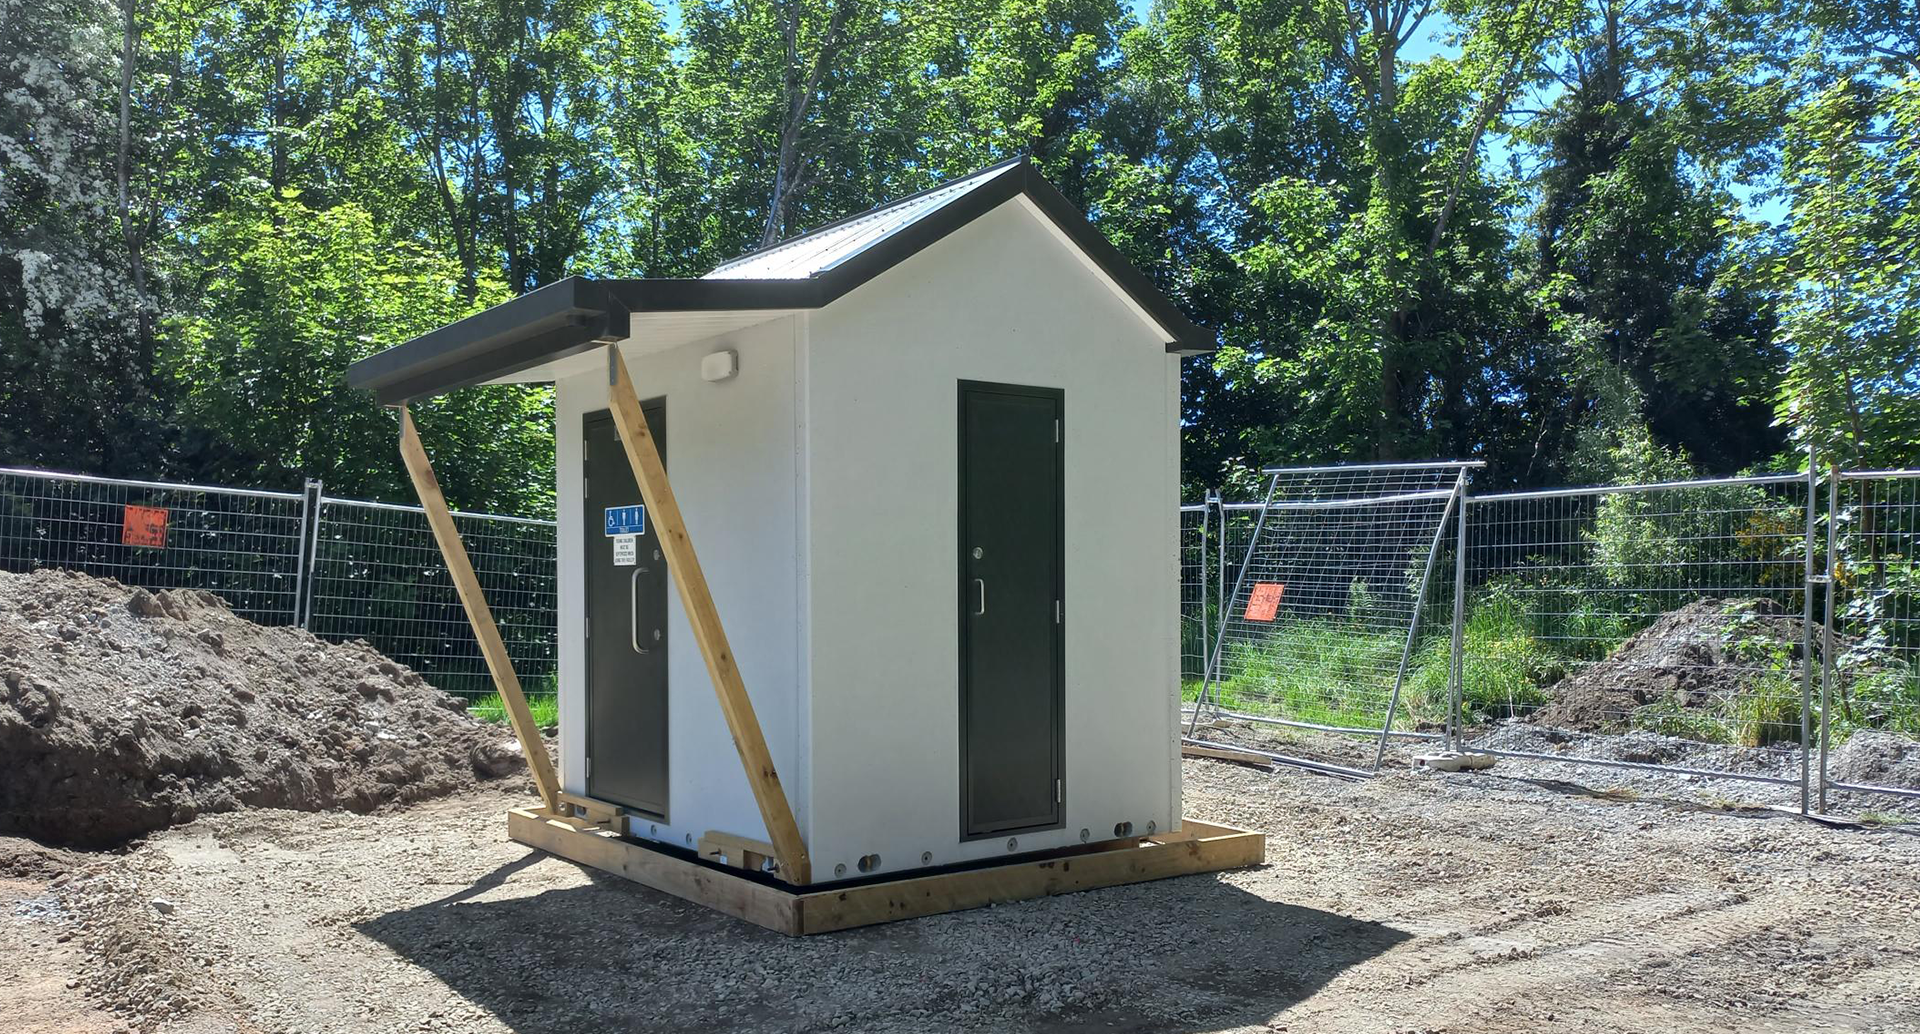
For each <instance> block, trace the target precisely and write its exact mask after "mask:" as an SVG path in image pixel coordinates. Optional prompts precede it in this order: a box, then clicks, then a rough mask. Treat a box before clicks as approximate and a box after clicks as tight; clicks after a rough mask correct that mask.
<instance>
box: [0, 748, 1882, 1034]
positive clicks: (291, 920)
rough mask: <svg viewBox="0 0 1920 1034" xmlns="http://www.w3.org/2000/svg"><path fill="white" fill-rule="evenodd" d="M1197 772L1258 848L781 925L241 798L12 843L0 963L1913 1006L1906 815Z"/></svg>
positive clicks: (52, 972)
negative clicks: (62, 865)
mask: <svg viewBox="0 0 1920 1034" xmlns="http://www.w3.org/2000/svg"><path fill="white" fill-rule="evenodd" d="M1186 771H1187V795H1188V797H1187V811H1188V813H1189V814H1191V815H1194V816H1195V817H1199V818H1207V819H1213V820H1216V821H1224V822H1228V823H1232V824H1236V825H1242V826H1248V827H1256V828H1262V829H1265V830H1267V831H1268V832H1269V833H1270V838H1269V841H1268V855H1267V857H1268V863H1269V864H1268V865H1266V866H1265V867H1262V868H1260V869H1256V870H1248V871H1241V872H1235V873H1229V874H1224V875H1222V876H1219V877H1212V876H1201V877H1187V878H1182V879H1176V880H1169V881H1165V882H1161V883H1155V884H1146V885H1140V886H1133V887H1122V888H1115V889H1110V890H1102V891H1094V892H1089V893H1083V894H1074V895H1068V896H1064V897H1059V898H1052V899H1047V900H1041V901H1033V902H1023V903H1019V904H1015V905H1007V906H1001V907H997V908H992V909H984V910H979V911H974V912H966V913H959V914H955V915H948V916H940V917H935V918H930V919H923V920H916V921H912V922H906V923H898V924H893V925H890V926H883V927H874V928H869V929H865V930H856V931H850V932H847V933H841V934H831V935H826V936H822V937H813V938H807V939H794V938H788V937H784V936H781V935H778V934H773V933H769V932H767V931H764V930H760V929H758V928H756V927H753V926H750V925H747V924H745V923H742V922H739V921H737V920H732V919H728V918H725V917H722V916H719V915H716V914H714V913H711V912H708V911H706V910H704V909H701V908H699V907H697V906H694V905H690V904H687V903H684V902H681V901H678V900H676V899H673V898H669V897H666V896H663V895H660V894H657V893H654V892H652V891H649V890H646V889H643V888H640V887H637V886H634V885H632V884H628V883H624V882H623V881H620V880H617V879H613V878H610V877H606V876H602V875H600V874H597V873H594V872H592V871H589V870H585V869H582V868H580V867H578V866H575V865H573V864H571V863H568V862H564V861H560V860H557V859H553V858H549V857H545V856H541V855H537V854H534V853H532V852H529V851H528V850H527V849H526V848H523V847H521V846H519V845H517V844H513V843H510V842H508V841H507V840H506V839H505V837H504V829H505V822H504V817H503V816H502V814H501V813H502V812H503V811H504V809H505V808H506V807H507V806H509V805H510V804H517V803H520V802H521V801H523V800H524V798H522V797H517V796H513V795H510V794H507V793H505V792H503V791H500V790H484V791H481V792H478V793H472V794H467V795H463V796H457V797H452V798H447V799H444V800H438V801H431V802H427V803H424V804H421V805H419V806H417V807H414V808H412V809H410V810H408V811H405V812H402V813H395V814H380V815H371V816H368V815H347V814H322V815H309V814H294V813H289V812H275V811H242V812H236V813H232V814H224V815H216V816H210V817H205V818H202V819H201V820H199V821H197V822H195V823H193V824H191V825H188V826H184V827H180V828H177V829H173V830H170V831H167V832H163V833H160V834H157V835H155V836H154V837H152V838H151V839H149V840H148V841H146V842H145V843H144V844H142V845H140V846H138V847H136V848H134V849H133V850H131V851H130V852H128V853H126V854H124V855H115V856H99V855H96V856H89V857H88V858H87V860H86V861H85V862H84V864H83V865H82V866H81V867H80V868H79V869H77V870H74V871H72V872H70V873H69V874H68V875H67V876H65V877H62V878H60V879H59V880H57V881H56V883H55V885H53V886H51V887H49V886H48V884H47V883H46V882H45V881H44V871H42V870H34V869H33V868H32V867H31V866H29V867H26V868H24V869H23V868H21V867H18V866H16V868H15V870H14V871H13V874H12V875H11V876H7V875H6V873H7V869H6V868H5V866H4V865H3V864H0V959H5V960H6V961H5V962H4V963H0V969H6V968H11V969H12V971H13V972H11V973H4V974H0V976H5V977H7V978H8V979H9V984H8V986H10V987H12V988H14V989H16V990H18V991H19V992H20V994H21V995H23V996H24V997H23V998H22V999H21V1001H20V1002H19V1003H18V1004H17V1005H16V1006H15V1007H14V1012H13V1017H14V1019H15V1020H22V1019H23V1018H24V1022H26V1023H27V1024H28V1027H29V1029H35V1030H46V1031H50V1032H58V1034H65V1032H72V1031H89V1032H93V1031H112V1030H120V1029H138V1030H143V1031H145V1030H158V1031H165V1032H168V1034H216V1032H255V1031H263V1032H281V1031H286V1032H299V1034H306V1032H314V1034H336V1032H337V1034H348V1032H352V1034H365V1032H379V1031H395V1032H399V1031H408V1032H411V1031H459V1032H482V1031H485V1032H498V1031H517V1032H521V1034H532V1032H543V1034H544V1032H552V1034H573V1032H590V1031H601V1030H632V1031H652V1030H717V1029H726V1030H748V1031H787V1030H822V1029H833V1028H843V1029H848V1030H861V1031H900V1032H907V1031H913V1032H921V1031H943V1030H968V1031H1007V1030H1012V1031H1022V1030H1034V1031H1041V1030H1044V1031H1131V1030H1142V1031H1144V1030H1154V1031H1214V1030H1242V1029H1245V1030H1268V1029H1273V1030H1290V1031H1296V1032H1307V1031H1312V1032H1329V1034H1341V1032H1395V1034H1398V1032H1406V1031H1421V1032H1427V1031H1458V1032H1476V1034H1478V1032H1488V1031H1528V1032H1535V1031H1562V1030H1565V1031H1614V1032H1622V1034H1625V1032H1645V1031H1676V1032H1678V1031H1689V1032H1691V1031H1740V1032H1742V1034H1752V1032H1756V1031H1781V1032H1789V1031H1791V1032H1796V1034H1797V1032H1801V1031H1810V1030H1822V1029H1834V1030H1858V1031H1887V1032H1894V1031H1914V1030H1920V995H1917V994H1916V992H1915V988H1916V987H1920V891H1917V888H1920V876H1916V872H1920V869H1916V866H1915V862H1916V860H1920V836H1916V835H1915V832H1916V831H1920V827H1914V826H1893V827H1884V828H1877V829H1871V828H1870V829H1850V830H1835V829H1829V828H1827V827H1824V826H1822V825H1819V824H1816V823H1812V822H1808V821H1804V820H1800V819H1797V818H1792V817H1786V816H1781V815H1778V814H1777V813H1770V812H1760V811H1752V812H1745V811H1739V810H1733V811H1729V810H1726V809H1724V808H1706V807H1702V806H1700V805H1697V804H1686V803H1680V802H1672V803H1669V802H1663V801H1660V800H1650V799H1647V798H1645V797H1638V796H1635V795H1631V794H1626V793H1609V792H1607V791H1608V790H1609V788H1610V784H1609V783H1608V782H1607V781H1606V780H1607V777H1606V776H1605V775H1604V774H1601V775H1599V776H1598V777H1595V778H1596V781H1595V782H1593V783H1592V784H1590V785H1589V786H1586V787H1582V786H1578V785H1575V784H1571V783H1560V782H1554V781H1550V780H1542V779H1537V778H1527V775H1528V773H1526V772H1524V771H1522V770H1520V769H1518V768H1513V769H1507V768H1504V767H1503V768H1500V769H1496V770H1494V772H1492V773H1488V774H1479V775H1472V774H1460V775H1445V776H1443V775H1435V774H1418V775H1416V774H1412V773H1401V774H1396V775H1391V776H1387V777H1383V778H1381V779H1377V780H1374V781H1372V782H1367V783H1351V782H1345V781H1340V780H1335V779H1329V778H1324V777H1319V776H1313V775H1307V774H1302V773H1299V772H1294V771H1280V772H1275V773H1267V772H1263V771H1256V770H1253V769H1249V768H1244V767H1241V766H1237V765H1232V764H1226V763H1218V762H1210V761H1189V762H1188V763H1187V765H1186ZM0 862H4V858H3V857H0Z"/></svg>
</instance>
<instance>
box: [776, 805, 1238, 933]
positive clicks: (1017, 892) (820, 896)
mask: <svg viewBox="0 0 1920 1034" xmlns="http://www.w3.org/2000/svg"><path fill="white" fill-rule="evenodd" d="M1266 850H1267V838H1266V835H1265V834H1262V833H1248V832H1243V831H1240V830H1233V831H1231V832H1228V833H1224V834H1221V835H1210V836H1198V837H1195V838H1194V839H1191V840H1177V841H1173V842H1169V843H1146V844H1143V845H1141V846H1139V847H1123V848H1119V849H1116V850H1113V851H1102V852H1098V853H1093V854H1080V855H1075V856H1073V857H1069V858H1056V859H1043V860H1039V861H1029V862H1016V863H1013V864H1011V865H1000V866H995V867H993V868H990V869H971V870H964V871H961V872H952V873H940V874H936V875H932V876H920V877H913V878H909V879H903V880H893V881H889V882H886V883H872V884H866V885H864V886H859V887H849V888H847V889H845V890H821V891H813V892H811V893H807V894H802V895H800V896H799V901H800V915H799V925H800V932H801V933H803V934H811V933H826V932H829V931H832V930H845V929H848V928H851V927H856V926H868V925H871V924H874V923H890V922H893V921H894V920H898V919H913V918H916V917H919V916H929V915H937V914H939V913H941V912H954V911H958V910H960V909H964V908H980V907H982V906H985V905H993V904H1000V903H1003V902H1008V901H1022V900H1026V899H1028V898H1037V897H1045V896H1048V895H1053V894H1068V893H1072V892H1073V891H1079V890H1092V889H1094V888H1097V887H1112V886H1117V885H1119V884H1123V883H1144V882H1146V881H1149V880H1159V879H1166V878H1167V877H1170V876H1184V875H1188V874H1190V873H1200V872H1216V871H1218V870H1221V869H1237V868H1241V867H1243V866H1248V865H1258V864H1260V863H1261V862H1262V861H1263V860H1265V858H1266Z"/></svg>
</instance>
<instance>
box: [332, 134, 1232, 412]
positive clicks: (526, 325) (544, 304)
mask: <svg viewBox="0 0 1920 1034" xmlns="http://www.w3.org/2000/svg"><path fill="white" fill-rule="evenodd" d="M990 171H991V172H992V175H990V176H985V177H982V182H981V183H980V185H979V186H977V187H975V188H973V189H971V190H968V191H967V192H966V193H964V194H961V195H960V196H959V197H957V198H955V199H954V200H952V201H950V202H948V203H946V204H944V205H942V206H941V207H939V208H938V209H936V210H934V211H932V212H931V213H930V214H928V215H926V216H925V217H923V218H920V219H917V220H915V221H914V222H911V223H909V224H907V225H905V226H903V227H901V228H900V229H899V230H898V231H897V232H893V233H890V234H888V235H886V236H884V237H882V238H881V239H879V240H877V241H875V242H873V243H872V244H871V245H868V246H866V247H864V248H862V249H861V250H860V251H858V252H857V253H856V254H853V255H852V256H850V257H848V258H846V259H845V260H844V261H839V262H837V263H836V264H834V265H833V266H832V267H831V268H827V269H823V270H821V271H820V272H818V273H817V274H815V275H813V276H808V277H795V278H788V279H726V278H705V279H644V280H635V279H620V280H594V279H590V278H587V277H579V276H573V277H568V278H566V279H564V280H560V281H557V282H555V283H552V284H548V285H547V286H545V287H542V288H540V289H538V290H536V291H530V292H528V293H527V294H524V295H521V296H520V297H518V298H515V299H513V300H512V301H508V302H502V303H501V304H499V305H496V306H493V307H492V308H490V309H487V310H486V311H484V312H478V313H475V314H474V315H472V316H468V317H467V318H465V319H463V320H460V321H458V322H456V323H451V324H448V325H447V326H444V327H441V328H440V329H438V330H434V331H431V332H429V333H426V334H422V335H420V336H419V337H417V338H414V339H413V340H411V341H408V342H406V343H404V344H400V345H396V346H394V347H393V348H389V349H387V350H386V351H383V352H380V353H377V354H375V355H372V356H368V357H367V358H365V359H362V360H360V361H359V362H357V363H354V364H353V365H352V366H350V367H348V368H347V383H348V384H351V385H352V386H354V387H356V388H367V389H371V390H372V391H374V392H375V393H376V394H377V395H378V397H379V399H380V401H381V402H382V403H388V404H391V403H398V402H404V401H406V400H408V399H415V398H426V397H430V396H433V395H438V394H441V393H443V392H447V391H451V390H453V389H455V388H461V387H466V386H468V385H472V384H480V383H483V382H488V381H500V380H515V379H526V377H524V376H522V375H526V374H528V373H529V372H530V371H534V368H535V367H541V366H545V365H547V364H552V363H558V362H560V361H561V360H565V359H568V358H570V357H572V356H576V355H580V354H582V353H585V352H588V351H591V350H593V349H595V348H598V347H600V346H603V345H606V344H609V343H611V342H615V341H620V340H624V339H625V338H627V337H628V336H629V334H630V333H631V332H632V330H633V329H634V328H635V327H636V326H639V325H642V324H644V323H645V322H646V320H645V318H644V314H649V313H711V314H716V315H718V314H736V318H735V319H734V322H736V323H738V324H740V325H746V324H750V323H753V322H758V321H759V320H761V319H771V318H776V317H777V316H779V315H780V314H781V310H788V311H796V310H802V309H817V308H821V307H823V306H825V305H828V304H830V303H831V302H833V301H834V300H835V299H838V298H840V297H841V296H843V295H845V294H846V293H848V292H849V291H852V290H853V289H855V288H857V287H859V286H861V285H862V284H865V283H866V282H867V281H869V280H872V279H873V278H874V277H876V276H878V275H880V274H881V273H883V272H885V271H886V270H888V269H891V268H893V267H894V266H896V265H899V264H900V263H901V262H904V261H906V260H907V259H908V258H910V257H912V256H913V255H914V254H917V253H918V252H920V251H921V250H923V249H925V248H927V247H928V246H930V245H932V244H934V243H935V242H937V241H939V240H941V239H942V238H944V237H946V236H947V235H948V234H950V233H952V232H954V231H955V230H957V229H959V228H960V227H962V226H965V225H966V224H968V223H970V222H972V221H973V220H975V219H977V218H979V217H980V216H982V215H985V214H986V213H987V212H990V211H992V210H993V209H995V208H998V207H999V206H1000V205H1001V204H1003V203H1005V202H1007V201H1009V200H1012V199H1013V198H1015V197H1024V198H1025V199H1026V200H1027V202H1028V203H1029V204H1030V205H1031V206H1032V208H1033V209H1034V210H1035V211H1036V213H1037V214H1039V215H1040V216H1042V217H1043V218H1044V220H1045V222H1047V223H1048V224H1049V225H1051V226H1052V227H1053V228H1054V229H1055V230H1056V231H1057V232H1058V234H1059V235H1060V236H1061V237H1062V238H1063V239H1064V242H1065V243H1066V244H1068V245H1069V246H1070V247H1071V248H1072V249H1073V250H1075V251H1077V252H1078V253H1079V254H1080V255H1081V256H1082V257H1083V259H1084V260H1085V261H1086V263H1087V264H1088V266H1089V267H1091V269H1092V270H1093V272H1094V273H1095V274H1096V275H1099V276H1100V277H1101V278H1102V279H1103V280H1104V281H1105V282H1106V283H1107V284H1108V285H1109V286H1110V287H1111V288H1113V290H1114V291H1115V293H1116V294H1117V295H1119V296H1120V297H1121V299H1122V301H1124V302H1126V303H1127V305H1128V307H1129V308H1131V309H1133V310H1134V311H1135V312H1136V313H1137V314H1138V315H1139V316H1141V317H1142V318H1143V319H1145V320H1146V321H1147V322H1149V323H1150V324H1152V325H1153V326H1154V327H1155V328H1156V329H1157V330H1158V331H1159V332H1160V334H1161V335H1162V336H1163V338H1164V340H1165V344H1166V350H1167V351H1168V352H1171V353H1174V354H1177V355H1195V354H1199V353H1203V352H1210V351H1213V349H1214V347H1215V341H1214V335H1213V332H1212V331H1209V330H1206V329H1205V328H1202V327H1200V326H1197V325H1195V324H1194V323H1193V322H1192V321H1191V320H1189V319H1187V317H1186V315H1185V314H1184V313H1182V312H1181V311H1180V310H1179V308H1178V307H1177V306H1175V305H1174V304H1173V302H1172V301H1171V300H1169V299H1168V298H1167V297H1166V296H1165V295H1164V294H1162V293H1161V292H1160V291H1159V289H1158V288H1156V287H1154V286H1153V284H1152V282H1151V281H1149V280H1148V279H1147V278H1146V276H1145V275H1144V274H1142V273H1141V272H1140V271H1139V270H1138V269H1135V268H1134V267H1133V264H1132V263H1130V262H1128V261H1127V259H1126V257H1125V256H1124V255H1121V254H1120V251H1119V249H1117V248H1115V247H1114V246H1113V244H1112V243H1111V242H1110V241H1108V240H1107V238H1106V236H1105V235H1104V234H1102V233H1101V232H1100V231H1099V229H1098V228H1096V227H1095V226H1094V225H1093V224H1092V223H1089V222H1088V221H1087V219H1086V217H1085V216H1083V215H1082V214H1081V213H1080V211H1079V210H1078V209H1077V208H1075V207H1074V206H1073V203H1072V202H1071V201H1068V200H1067V198H1066V196H1065V195H1063V194H1061V193H1060V191H1058V190H1057V189H1055V188H1054V186H1053V185H1052V184H1050V183H1048V182H1047V181H1046V180H1045V179H1043V178H1041V176H1040V174H1039V173H1038V172H1037V171H1036V170H1035V169H1034V168H1033V166H1032V165H1031V163H1029V162H1027V161H1026V160H1024V159H1021V160H1017V161H1014V162H1009V163H1007V164H1005V165H1004V166H1001V167H998V168H997V169H996V170H990ZM834 225H839V224H834ZM816 232H824V231H816ZM800 239H804V238H800ZM736 261H737V260H736ZM730 264H731V263H730ZM636 317H639V318H638V319H636Z"/></svg>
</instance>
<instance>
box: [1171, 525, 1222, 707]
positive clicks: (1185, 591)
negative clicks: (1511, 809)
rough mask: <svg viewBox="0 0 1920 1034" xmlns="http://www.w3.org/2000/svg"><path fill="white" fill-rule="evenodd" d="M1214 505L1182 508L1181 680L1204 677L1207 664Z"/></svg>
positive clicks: (1210, 613) (1212, 606)
mask: <svg viewBox="0 0 1920 1034" xmlns="http://www.w3.org/2000/svg"><path fill="white" fill-rule="evenodd" d="M1212 522H1213V505H1212V502H1211V500H1209V501H1208V502H1206V503H1194V504H1192V505H1189V506H1182V507H1181V508H1180V546H1179V548H1180V679H1181V682H1182V684H1185V683H1186V682H1187V681H1188V680H1191V679H1197V678H1199V677H1200V675H1201V672H1202V670H1203V669H1204V668H1205V666H1206V663H1207V642H1208V640H1207V629H1208V628H1209V627H1210V626H1211V623H1212V615H1213V612H1214V609H1215V608H1214V605H1213V598H1212V597H1211V596H1210V595H1209V594H1208V586H1207V583H1208V582H1210V581H1212V580H1213V578H1214V577H1216V576H1215V575H1214V572H1213V566H1214V565H1213V555H1212V550H1211V548H1210V547H1211V545H1212V539H1213V526H1212Z"/></svg>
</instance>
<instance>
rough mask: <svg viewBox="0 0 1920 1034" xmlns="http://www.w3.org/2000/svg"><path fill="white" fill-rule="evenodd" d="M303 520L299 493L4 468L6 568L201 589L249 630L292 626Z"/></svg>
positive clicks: (0, 531) (0, 473)
mask: <svg viewBox="0 0 1920 1034" xmlns="http://www.w3.org/2000/svg"><path fill="white" fill-rule="evenodd" d="M306 517H307V514H306V510H305V507H304V505H303V501H302V497H301V496H300V495H299V494H298V493H290V492H260V491H253V490H249V489H239V488H215V487H211V486H206V485H179V484H168V483H165V482H157V481H122V480H117V479H113V478H102V477H91V476H87V475H81V474H60V473H54V472H51V471H43V470H26V469H20V468H0V569H4V570H8V571H16V572H25V571H34V570H38V569H40V568H65V569H68V570H73V571H83V572H85V573H87V574H91V575H96V576H99V577H102V578H113V579H116V580H118V581H120V582H123V583H125V584H127V585H138V586H142V587H144V588H148V589H202V590H205V591H207V592H211V593H213V594H214V595H216V596H219V597H220V598H221V599H223V600H225V601H226V602H227V604H228V606H230V607H232V608H233V611H234V613H236V614H239V615H240V616H242V617H245V618H247V619H248V620H250V621H255V622H258V623H260V624H265V625H285V624H292V623H293V622H294V621H295V620H297V615H296V610H297V606H298V604H297V601H298V599H299V588H300V578H301V571H300V548H299V546H300V542H301V537H302V533H303V529H304V527H305V521H306Z"/></svg>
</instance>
